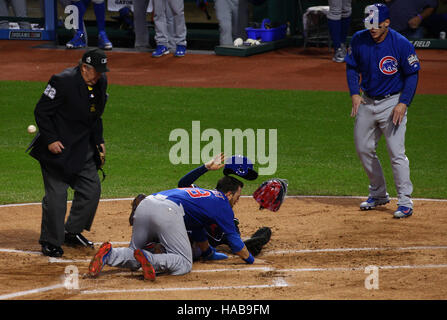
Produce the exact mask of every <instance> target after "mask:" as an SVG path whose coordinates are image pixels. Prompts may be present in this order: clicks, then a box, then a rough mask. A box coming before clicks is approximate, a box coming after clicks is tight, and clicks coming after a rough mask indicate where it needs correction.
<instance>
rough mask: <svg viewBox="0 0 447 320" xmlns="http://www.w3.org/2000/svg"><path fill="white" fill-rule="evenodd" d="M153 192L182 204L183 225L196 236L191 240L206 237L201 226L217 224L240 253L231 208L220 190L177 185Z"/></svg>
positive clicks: (239, 239) (231, 245)
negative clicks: (174, 187)
mask: <svg viewBox="0 0 447 320" xmlns="http://www.w3.org/2000/svg"><path fill="white" fill-rule="evenodd" d="M156 194H161V195H164V196H166V197H167V199H168V200H171V201H173V202H175V203H177V204H178V205H181V206H182V207H183V210H184V211H185V217H184V220H185V226H186V229H187V230H192V232H193V236H194V235H195V236H196V238H195V239H194V240H197V241H204V240H207V236H206V231H205V229H204V228H205V227H206V226H209V225H211V224H217V225H218V226H219V227H220V228H221V229H222V231H223V232H225V234H226V236H227V240H228V242H229V246H230V248H231V250H232V251H233V252H239V251H241V250H242V248H243V247H244V246H245V244H244V242H243V241H242V239H241V237H240V235H239V233H238V232H237V229H236V226H235V225H234V212H233V209H232V208H231V205H230V202H229V201H228V198H227V197H226V196H225V195H224V194H223V193H222V192H220V191H217V190H208V189H202V188H177V189H171V190H166V191H161V192H158V193H156Z"/></svg>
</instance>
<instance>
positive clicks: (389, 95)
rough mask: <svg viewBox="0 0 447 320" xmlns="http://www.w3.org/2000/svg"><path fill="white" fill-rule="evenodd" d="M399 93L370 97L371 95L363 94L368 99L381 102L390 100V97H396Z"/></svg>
mask: <svg viewBox="0 0 447 320" xmlns="http://www.w3.org/2000/svg"><path fill="white" fill-rule="evenodd" d="M398 93H400V91H396V92H392V93H390V94H387V95H386V96H370V95H369V94H367V93H366V92H363V94H364V95H365V96H367V97H368V98H370V99H372V100H376V101H380V100H383V99H386V98H389V97H391V96H394V95H396V94H398Z"/></svg>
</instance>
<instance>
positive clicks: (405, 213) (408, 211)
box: [394, 206, 413, 219]
mask: <svg viewBox="0 0 447 320" xmlns="http://www.w3.org/2000/svg"><path fill="white" fill-rule="evenodd" d="M412 214H413V209H412V208H409V207H404V206H399V207H398V208H397V210H396V211H395V212H394V218H396V219H401V218H407V217H409V216H411V215H412Z"/></svg>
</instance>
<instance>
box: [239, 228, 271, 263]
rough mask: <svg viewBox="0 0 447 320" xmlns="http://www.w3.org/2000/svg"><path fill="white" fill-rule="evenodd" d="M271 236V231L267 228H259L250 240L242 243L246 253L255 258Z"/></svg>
mask: <svg viewBox="0 0 447 320" xmlns="http://www.w3.org/2000/svg"><path fill="white" fill-rule="evenodd" d="M271 236H272V230H271V229H270V228H269V227H262V228H259V229H258V230H257V231H256V232H255V233H253V235H252V236H251V238H250V239H247V240H245V241H244V243H245V246H246V247H247V249H248V251H250V253H251V254H252V255H253V256H257V255H258V254H259V253H261V250H262V248H263V247H264V246H265V245H266V244H267V243H268V242H269V241H270V237H271Z"/></svg>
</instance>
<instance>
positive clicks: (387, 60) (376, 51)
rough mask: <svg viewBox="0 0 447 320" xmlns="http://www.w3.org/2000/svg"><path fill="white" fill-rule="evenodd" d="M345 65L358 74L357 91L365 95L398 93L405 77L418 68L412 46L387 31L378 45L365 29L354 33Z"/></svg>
mask: <svg viewBox="0 0 447 320" xmlns="http://www.w3.org/2000/svg"><path fill="white" fill-rule="evenodd" d="M345 62H346V64H347V65H348V66H351V67H352V68H355V69H356V70H357V72H358V73H360V74H361V75H362V80H361V83H360V87H361V89H362V90H363V91H364V92H366V93H367V94H368V95H369V96H386V95H388V94H391V93H396V92H399V91H402V89H403V87H404V81H405V77H406V76H408V75H410V74H413V73H415V72H417V71H418V70H419V69H420V64H419V59H418V57H417V55H416V53H415V50H414V46H413V45H412V44H411V43H410V42H409V41H408V40H407V39H406V38H405V37H404V36H402V35H401V34H400V33H398V32H396V31H395V30H393V29H391V28H389V30H388V34H387V36H386V38H385V40H383V41H382V42H380V43H375V42H374V40H373V39H372V37H371V35H370V34H369V31H368V30H361V31H358V32H356V33H355V34H354V36H353V37H352V41H351V46H350V48H349V50H348V54H347V55H346V58H345Z"/></svg>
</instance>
